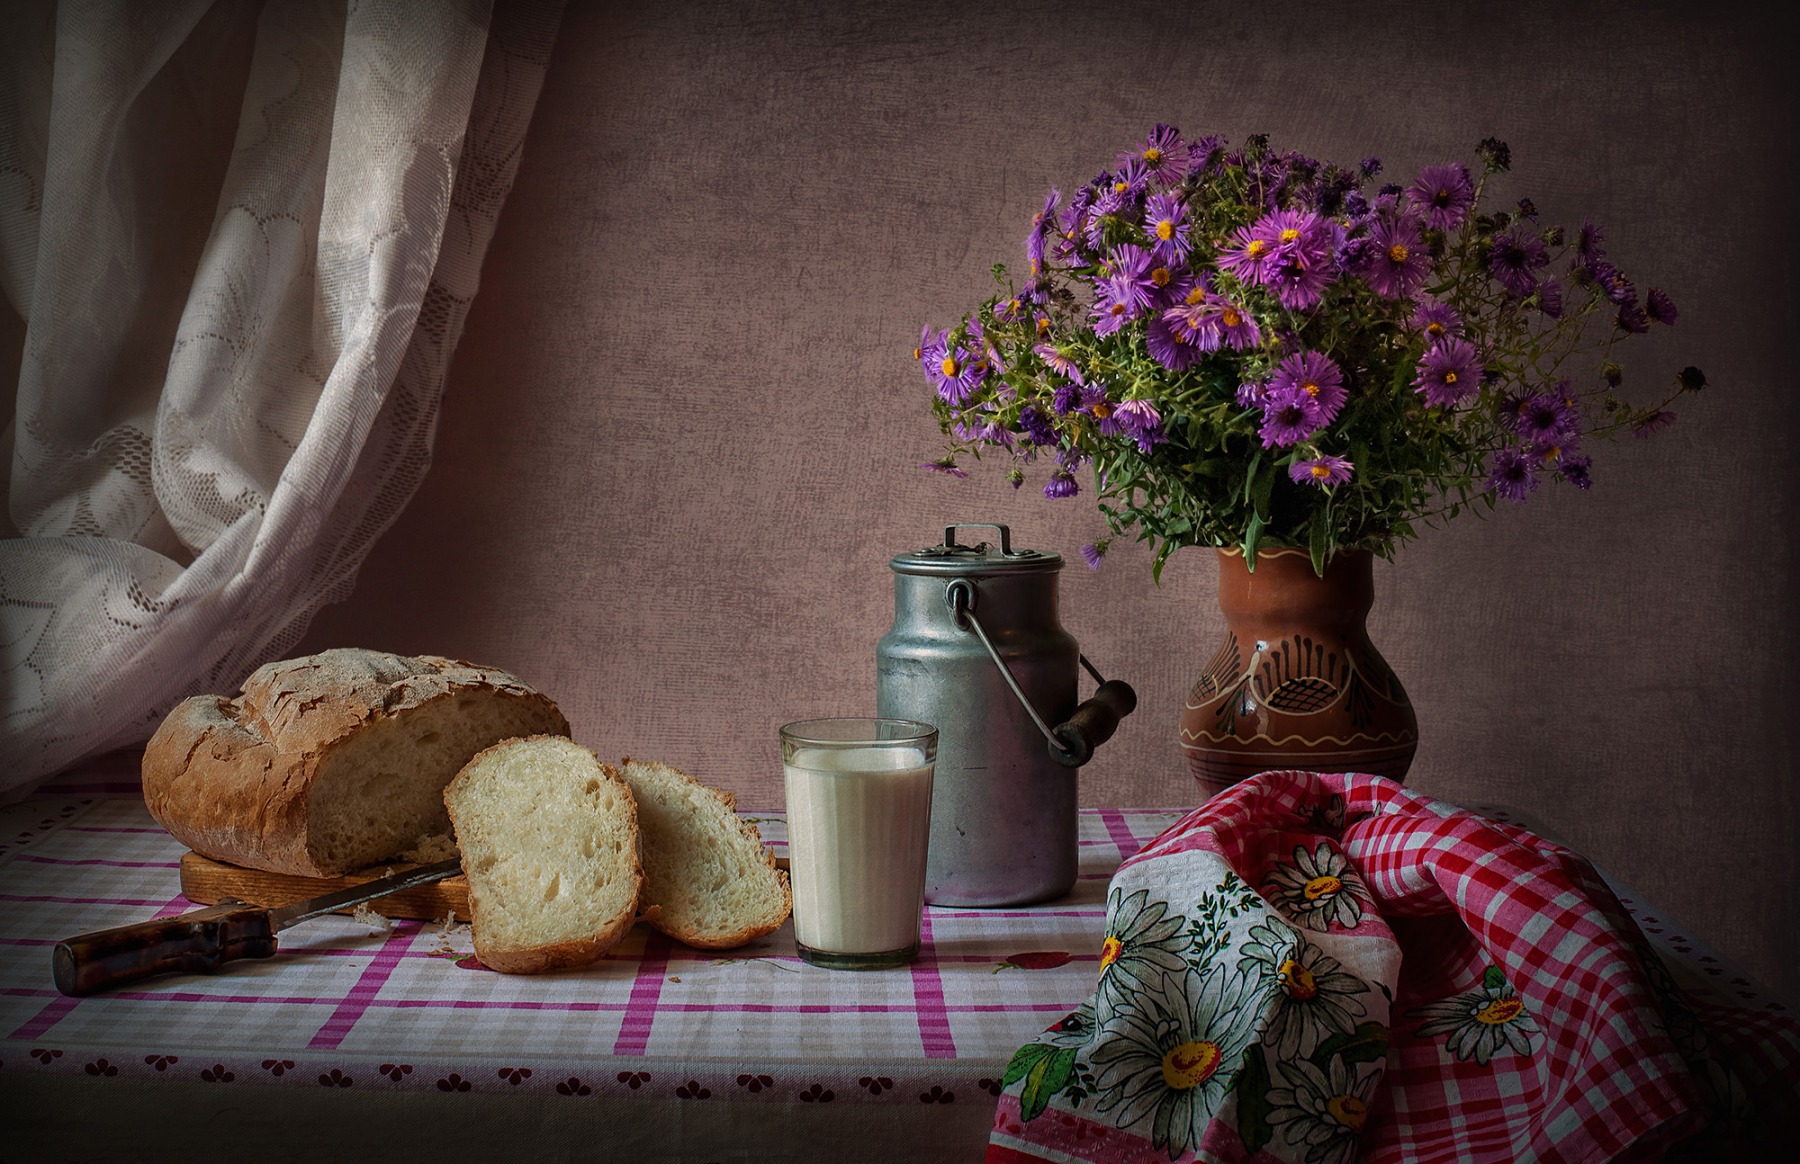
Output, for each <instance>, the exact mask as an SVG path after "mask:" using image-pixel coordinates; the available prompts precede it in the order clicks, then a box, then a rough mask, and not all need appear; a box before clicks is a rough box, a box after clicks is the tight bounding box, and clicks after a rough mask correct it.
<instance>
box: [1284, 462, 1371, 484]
mask: <svg viewBox="0 0 1800 1164" xmlns="http://www.w3.org/2000/svg"><path fill="white" fill-rule="evenodd" d="M1355 467H1356V466H1354V465H1352V464H1351V463H1350V462H1349V461H1346V460H1345V459H1344V458H1342V457H1332V456H1323V457H1314V458H1313V459H1312V460H1310V461H1295V462H1294V463H1293V464H1292V465H1289V466H1288V477H1289V479H1291V480H1292V481H1293V482H1294V484H1296V485H1317V486H1319V487H1320V488H1321V489H1322V488H1325V487H1326V486H1328V485H1342V484H1343V483H1344V482H1346V481H1348V480H1349V479H1350V473H1351V470H1353V469H1354V468H1355Z"/></svg>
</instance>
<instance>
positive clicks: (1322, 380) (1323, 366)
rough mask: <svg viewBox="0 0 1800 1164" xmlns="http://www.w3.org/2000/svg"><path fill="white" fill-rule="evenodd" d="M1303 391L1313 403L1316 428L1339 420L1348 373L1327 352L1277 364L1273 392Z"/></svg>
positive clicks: (1300, 355)
mask: <svg viewBox="0 0 1800 1164" xmlns="http://www.w3.org/2000/svg"><path fill="white" fill-rule="evenodd" d="M1288 391H1294V392H1299V393H1300V394H1302V395H1303V396H1305V397H1307V398H1308V399H1310V400H1311V401H1312V402H1313V405H1314V418H1315V420H1316V422H1317V423H1316V424H1315V425H1314V427H1315V428H1323V427H1325V426H1326V425H1328V424H1330V423H1331V422H1332V421H1333V420H1336V419H1337V414H1338V411H1339V410H1340V409H1342V408H1343V407H1344V398H1345V396H1346V395H1347V394H1346V393H1345V391H1344V373H1343V372H1342V371H1341V370H1340V369H1339V368H1338V366H1337V364H1336V363H1335V362H1334V361H1333V360H1332V359H1331V357H1329V356H1327V355H1325V354H1324V353H1323V352H1312V351H1301V352H1295V353H1294V354H1293V355H1291V356H1289V357H1287V358H1286V359H1285V360H1282V361H1281V363H1280V364H1278V365H1276V368H1275V374H1274V375H1273V376H1271V377H1270V378H1269V392H1270V393H1271V394H1274V393H1279V392H1288Z"/></svg>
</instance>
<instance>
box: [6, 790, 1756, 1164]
mask: <svg viewBox="0 0 1800 1164" xmlns="http://www.w3.org/2000/svg"><path fill="white" fill-rule="evenodd" d="M135 764H136V761H135V757H132V756H129V755H125V756H115V757H112V758H110V759H109V760H107V761H105V762H102V763H99V764H95V765H90V766H88V767H86V768H84V769H83V770H81V771H79V772H77V773H75V774H72V775H70V776H67V777H64V778H60V779H59V780H58V781H56V782H53V783H52V784H50V785H49V786H47V787H46V788H44V789H43V790H41V791H40V792H39V793H38V794H37V795H35V796H34V797H32V798H31V799H30V800H28V801H25V802H23V803H20V804H16V805H13V806H10V807H8V808H4V809H0V1108H4V1110H5V1113H6V1124H5V1126H6V1133H5V1136H4V1139H0V1145H3V1146H0V1159H6V1160H11V1159H14V1158H17V1159H34V1160H35V1159H51V1160H88V1159H92V1160H117V1159H132V1160H162V1159H169V1160H174V1159H181V1160H184V1161H189V1160H193V1159H195V1158H196V1157H197V1156H198V1157H200V1158H209V1157H216V1156H220V1155H234V1154H239V1153H242V1154H244V1155H246V1156H250V1157H253V1158H254V1159H255V1160H256V1161H257V1162H258V1164H267V1162H270V1161H281V1160H296V1161H298V1160H317V1159H333V1160H354V1159H365V1158H366V1159H381V1160H406V1159H424V1158H427V1157H431V1158H435V1159H438V1160H464V1159H474V1158H480V1157H484V1156H491V1155H494V1154H496V1153H516V1152H520V1151H527V1152H529V1154H530V1157H531V1160H532V1161H533V1164H537V1162H538V1161H542V1160H562V1159H625V1160H631V1161H633V1162H634V1164H636V1162H650V1161H665V1160H686V1161H739V1160H806V1159H817V1158H832V1159H843V1160H854V1161H884V1160H908V1161H916V1160H937V1159H942V1160H979V1159H980V1158H981V1154H982V1149H983V1145H984V1144H985V1141H986V1137H987V1132H988V1129H989V1127H990V1125H991V1122H992V1118H993V1112H994V1106H995V1098H996V1096H997V1094H998V1092H999V1084H998V1080H999V1078H1000V1076H1001V1074H1002V1073H1003V1071H1004V1069H1005V1065H1006V1062H1007V1060H1008V1059H1009V1058H1010V1056H1011V1055H1012V1053H1013V1052H1014V1051H1015V1050H1016V1049H1017V1048H1018V1047H1019V1046H1020V1045H1021V1044H1022V1043H1024V1042H1025V1041H1027V1040H1028V1039H1029V1038H1030V1037H1031V1036H1032V1035H1033V1034H1035V1033H1036V1032H1038V1031H1040V1030H1042V1029H1044V1028H1045V1027H1047V1026H1049V1025H1050V1024H1051V1023H1053V1022H1055V1021H1057V1020H1058V1019H1059V1018H1061V1017H1062V1016H1063V1015H1064V1014H1066V1013H1067V1012H1068V1011H1069V1010H1070V1009H1071V1008H1072V1007H1073V1006H1075V1005H1076V1004H1077V1003H1079V1002H1081V1001H1082V1000H1083V999H1085V998H1086V997H1087V996H1088V994H1089V992H1090V991H1091V990H1092V989H1093V984H1094V981H1095V978H1096V975H1097V972H1098V957H1099V946H1100V942H1101V938H1102V937H1103V930H1104V922H1105V900H1106V888H1107V883H1108V880H1109V878H1110V877H1111V874H1112V871H1113V870H1114V868H1115V867H1116V866H1117V865H1118V863H1119V862H1120V861H1121V860H1122V859H1123V858H1124V857H1125V856H1127V855H1129V854H1131V853H1133V852H1135V851H1136V850H1137V849H1138V848H1139V847H1140V846H1141V845H1143V844H1144V843H1145V842H1146V841H1148V840H1149V839H1151V838H1152V837H1153V836H1155V835H1156V834H1157V833H1158V832H1160V831H1161V830H1162V829H1163V828H1164V827H1166V826H1167V825H1169V824H1170V823H1172V822H1174V821H1175V820H1177V819H1179V817H1180V816H1181V815H1183V813H1184V812H1185V811H1186V810H1185V809H1168V810H1139V809H1118V808H1099V809H1087V810H1083V811H1082V813H1081V814H1080V845H1081V865H1080V879H1079V880H1078V882H1077V884H1076V887H1075V889H1074V890H1073V891H1072V892H1071V893H1070V894H1069V895H1068V896H1067V897H1065V898H1063V899H1061V900H1059V901H1055V902H1051V903H1048V904H1044V905H1039V906H1033V907H1030V908H1020V909H993V910H977V909H963V908H946V907H935V906H934V907H931V908H929V909H928V910H927V911H926V918H925V927H926V929H925V943H924V950H923V953H922V956H921V958H920V960H919V961H918V962H917V963H915V964H914V965H913V966H911V967H909V968H906V969H902V970H895V971H881V972H872V973H846V972H834V971H829V970H821V969H818V968H816V967H812V966H808V965H805V964H803V963H801V962H800V961H799V960H798V959H797V958H796V957H795V956H794V954H793V934H792V930H791V928H787V927H784V928H783V930H781V931H780V932H778V933H776V934H774V935H772V936H770V937H769V938H767V939H764V940H761V941H759V942H757V943H755V944H754V945H752V946H751V947H749V948H747V949H744V950H739V951H727V952H713V953H708V952H702V951H696V950H691V949H688V948H687V947H685V946H682V945H679V944H677V943H674V942H671V941H670V940H669V939H667V938H665V937H662V936H660V935H657V934H655V933H653V932H652V931H650V930H648V929H647V928H646V927H642V926H640V927H638V928H637V929H635V930H634V931H633V932H632V934H631V936H630V937H629V938H628V939H627V940H626V941H625V942H624V943H623V944H621V945H620V946H618V947H617V948H615V949H614V950H613V951H612V952H611V953H610V954H609V955H608V956H607V957H606V958H605V959H604V960H603V961H602V962H601V963H600V964H598V965H596V966H593V967H589V968H587V969H584V970H580V971H571V972H563V973H558V974H550V975H542V976H532V977H520V976H507V975H501V974H497V973H494V972H492V971H487V970H485V969H480V968H471V963H472V962H473V959H472V958H471V957H470V955H471V954H472V947H471V945H470V937H469V931H468V929H467V927H466V926H463V925H454V926H446V925H444V924H434V923H429V922H411V921H403V922H396V923H394V925H393V928H392V930H391V932H383V931H378V930H376V929H374V928H372V927H370V926H368V925H364V924H359V923H357V922H356V921H354V920H352V919H350V918H347V917H328V918H321V919H318V920H317V921H313V922H308V923H304V924H303V925H302V926H299V927H296V928H294V929H292V930H289V931H286V932H285V933H284V934H283V935H282V941H281V952H280V953H279V954H277V955H276V956H275V957H274V958H272V959H268V960H263V961H258V960H251V961H243V962H236V963H232V964H230V965H229V966H228V967H227V969H226V970H225V971H224V972H222V973H220V974H218V975H216V976H194V975H189V976H180V977H166V978H160V979H152V980H149V981H146V982H144V983H142V984H140V985H139V986H137V987H136V988H134V989H126V990H120V991H116V992H113V993H110V994H106V995H100V996H94V997H90V998H86V999H80V1000H77V999H70V998H64V997H63V996H61V995H60V994H58V993H57V992H56V990H55V988H54V986H53V985H52V984H51V980H50V950H51V948H52V947H53V946H54V944H55V943H56V942H57V941H58V940H60V939H62V938H65V937H69V936H71V935H73V934H77V933H84V932H87V931H90V930H95V929H101V928H105V927H107V926H113V925H120V924H124V923H126V922H130V921H137V920H142V919H144V918H148V917H152V916H163V915H167V914H172V913H180V912H182V911H184V910H186V909H188V908H191V906H190V904H189V903H188V902H187V901H186V900H185V899H184V898H182V897H181V896H180V893H179V888H178V880H177V876H178V874H177V865H178V862H179V858H180V856H181V853H182V848H181V846H180V845H178V844H177V843H176V842H175V841H173V840H172V839H171V838H170V837H169V836H168V835H167V834H165V833H164V832H163V831H162V830H161V829H160V828H159V827H158V826H157V825H156V824H155V822H154V821H153V820H152V819H151V818H150V816H149V815H148V813H147V812H146V811H145V810H144V807H143V803H142V800H141V797H140V794H139V788H138V784H137V779H136V768H135ZM1484 811H1486V812H1488V813H1489V814H1490V815H1493V816H1500V817H1507V816H1508V815H1509V814H1508V813H1507V811H1506V810H1502V809H1487V810H1484ZM749 815H750V816H751V819H753V820H755V821H756V822H757V823H758V825H759V827H760V828H761V829H762V830H763V832H764V835H765V837H766V839H768V840H769V842H770V843H771V844H772V845H774V846H775V847H776V848H777V849H778V850H779V849H782V848H784V847H785V842H784V840H783V821H782V818H781V816H780V815H779V814H775V813H770V814H749ZM1511 819H1513V820H1514V822H1515V823H1525V824H1527V825H1528V824H1529V822H1527V821H1520V820H1519V819H1518V817H1517V815H1516V814H1511ZM1621 896H1623V897H1625V898H1626V900H1627V905H1628V907H1630V908H1632V909H1633V910H1634V911H1636V912H1637V913H1638V917H1639V920H1640V923H1641V924H1642V925H1643V928H1644V930H1645V932H1646V934H1647V936H1649V938H1650V939H1651V941H1652V942H1653V943H1654V944H1655V945H1656V946H1657V948H1658V950H1659V952H1661V953H1662V954H1663V956H1664V959H1665V961H1667V962H1668V963H1669V964H1670V965H1671V968H1672V969H1674V970H1675V971H1676V973H1677V976H1678V978H1680V979H1681V980H1682V983H1683V985H1684V986H1686V987H1687V988H1688V989H1689V990H1690V991H1698V992H1710V993H1712V994H1713V995H1714V996H1715V997H1724V998H1730V999H1733V1000H1735V1002H1736V1005H1738V1006H1746V1007H1761V1006H1767V1007H1769V1008H1771V1009H1779V1007H1780V1004H1779V1003H1778V1002H1776V1001H1774V1000H1773V999H1767V998H1765V997H1764V996H1763V995H1761V994H1760V993H1759V991H1758V988H1757V987H1756V986H1755V985H1754V984H1753V983H1752V982H1751V981H1750V980H1748V979H1747V978H1745V977H1744V976H1743V975H1741V974H1738V973H1737V972H1736V971H1734V970H1733V969H1732V968H1731V967H1730V965H1729V964H1728V963H1727V962H1725V961H1724V959H1722V958H1720V957H1719V956H1718V955H1717V954H1715V953H1714V952H1712V951H1710V950H1707V949H1706V948H1705V947H1703V946H1700V945H1699V944H1698V943H1695V942H1693V941H1692V940H1691V939H1690V938H1689V937H1688V936H1686V935H1685V934H1684V933H1683V932H1682V931H1681V930H1680V928H1679V927H1678V926H1675V925H1673V924H1672V923H1669V922H1667V921H1666V920H1665V919H1663V918H1662V917H1661V916H1660V915H1658V914H1656V913H1655V911H1654V910H1652V909H1649V908H1648V907H1644V906H1640V905H1638V904H1637V903H1636V902H1635V901H1634V900H1633V896H1634V895H1632V894H1630V892H1629V891H1628V890H1626V891H1623V892H1622V893H1621ZM13 1153H16V1154H17V1155H16V1156H15V1155H13Z"/></svg>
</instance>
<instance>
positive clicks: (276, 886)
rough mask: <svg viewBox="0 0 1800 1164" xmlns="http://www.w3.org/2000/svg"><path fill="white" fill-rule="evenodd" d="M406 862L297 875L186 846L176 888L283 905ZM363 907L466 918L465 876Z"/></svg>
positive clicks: (199, 899)
mask: <svg viewBox="0 0 1800 1164" xmlns="http://www.w3.org/2000/svg"><path fill="white" fill-rule="evenodd" d="M411 868H413V865H412V864H410V863H408V862H404V861H402V862H396V863H395V864H393V865H379V866H376V867H375V868H373V869H366V870H363V871H362V872H360V873H350V874H346V875H345V876H343V877H297V876H294V875H293V874H290V873H269V872H267V871H265V870H262V869H245V868H243V867H242V866H238V865H227V864H226V863H225V862H223V861H214V860H213V859H211V858H210V857H202V856H201V855H200V854H199V853H195V852H188V853H184V854H182V857H181V892H182V895H183V896H185V897H186V898H187V899H188V900H189V901H191V902H194V903H195V904H196V905H216V904H218V903H219V902H220V901H223V900H224V899H226V898H228V897H235V898H236V899H237V900H239V901H244V902H248V903H250V904H251V905H261V906H276V905H287V904H288V903H289V902H294V901H305V900H306V899H308V898H312V897H320V896H322V895H324V894H327V893H334V892H336V891H337V890H339V889H348V888H349V887H350V886H352V885H360V884H362V883H363V882H364V881H373V880H375V878H377V877H383V876H386V875H387V874H389V873H399V872H402V871H404V870H406V869H411ZM369 908H370V909H373V910H374V911H375V912H376V913H378V914H381V915H382V916H383V917H404V918H416V919H418V920H420V921H440V920H442V918H443V917H444V915H445V914H447V913H450V912H451V911H452V910H454V911H455V912H456V920H457V921H460V922H467V921H468V920H469V879H468V878H467V877H466V876H464V875H463V874H461V873H458V874H457V875H456V876H454V877H446V878H444V879H443V880H442V881H434V882H432V883H431V884H430V885H421V886H419V887H418V888H417V889H403V890H401V891H400V892H399V893H390V894H388V895H387V896H386V897H379V898H376V899H375V900H374V901H371V902H370V903H369ZM339 912H342V913H350V912H352V911H350V910H341V911H339Z"/></svg>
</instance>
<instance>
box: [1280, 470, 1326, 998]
mask: <svg viewBox="0 0 1800 1164" xmlns="http://www.w3.org/2000/svg"><path fill="white" fill-rule="evenodd" d="M1312 471H1313V476H1315V477H1324V476H1328V475H1329V473H1330V470H1328V469H1326V468H1325V466H1323V465H1314V466H1313V469H1312ZM1278 976H1279V977H1280V979H1281V988H1282V989H1283V990H1285V991H1287V995H1288V997H1289V998H1298V999H1300V1000H1301V1001H1302V1002H1304V1001H1305V1000H1307V999H1309V998H1311V997H1313V996H1314V995H1315V994H1317V993H1319V983H1318V980H1317V979H1315V978H1314V977H1313V972H1312V971H1311V970H1308V969H1307V968H1306V967H1304V966H1302V965H1301V964H1300V963H1298V962H1296V961H1294V960H1293V959H1292V958H1289V959H1288V960H1287V961H1285V962H1283V963H1282V964H1281V970H1280V971H1279V974H1278Z"/></svg>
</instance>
